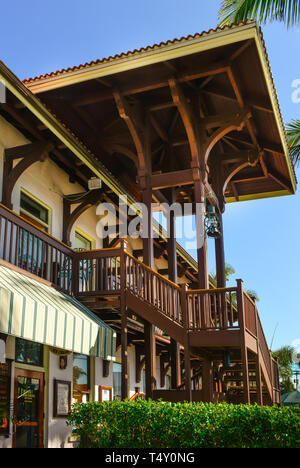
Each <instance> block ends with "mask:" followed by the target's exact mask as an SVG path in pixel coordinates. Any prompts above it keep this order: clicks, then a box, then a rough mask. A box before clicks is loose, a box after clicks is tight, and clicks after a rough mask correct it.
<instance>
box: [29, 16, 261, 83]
mask: <svg viewBox="0 0 300 468" xmlns="http://www.w3.org/2000/svg"><path fill="white" fill-rule="evenodd" d="M252 23H253V24H254V22H253V21H240V22H239V23H234V24H230V25H228V26H227V25H226V26H222V27H217V28H215V29H212V28H211V29H209V30H208V31H203V32H201V33H195V34H189V35H188V36H182V37H181V38H180V39H178V38H175V39H173V40H168V41H166V42H160V43H159V44H153V45H151V46H150V45H149V46H146V47H141V48H140V49H134V50H131V51H128V52H121V53H119V54H115V55H110V56H109V57H104V58H102V59H97V60H92V61H91V62H86V63H85V64H80V65H76V66H74V67H69V68H63V69H61V70H57V71H56V72H50V73H46V74H44V75H39V76H36V77H33V78H27V79H25V80H23V83H24V84H30V83H34V82H36V81H39V80H44V79H47V78H53V77H54V76H59V75H64V74H65V73H70V72H76V71H79V70H83V69H86V68H90V67H93V66H95V65H99V64H101V63H105V62H110V61H112V60H116V59H120V58H125V57H131V56H132V55H135V54H140V53H142V52H148V51H150V50H155V49H159V48H162V47H166V46H168V45H172V44H176V43H180V42H185V41H190V40H193V39H197V38H200V37H204V36H207V35H209V34H213V33H217V32H218V31H224V30H225V29H234V28H237V27H241V26H245V25H246V24H252Z"/></svg>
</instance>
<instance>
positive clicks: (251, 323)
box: [243, 291, 257, 337]
mask: <svg viewBox="0 0 300 468" xmlns="http://www.w3.org/2000/svg"><path fill="white" fill-rule="evenodd" d="M243 298H244V311H245V327H246V330H248V331H249V332H250V333H252V335H253V336H255V337H257V329H256V314H257V310H256V304H255V302H254V301H253V300H252V299H251V298H250V297H249V296H248V294H247V293H246V292H245V291H244V292H243Z"/></svg>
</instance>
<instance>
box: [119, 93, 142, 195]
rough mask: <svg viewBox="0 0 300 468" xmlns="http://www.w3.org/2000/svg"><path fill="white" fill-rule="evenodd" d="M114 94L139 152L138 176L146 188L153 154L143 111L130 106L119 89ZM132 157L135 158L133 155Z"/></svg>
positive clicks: (120, 113)
mask: <svg viewBox="0 0 300 468" xmlns="http://www.w3.org/2000/svg"><path fill="white" fill-rule="evenodd" d="M113 96H114V99H115V102H116V106H117V109H118V111H119V115H120V117H121V118H122V119H123V120H124V121H125V122H126V125H127V127H128V129H129V132H130V134H131V137H132V140H133V143H134V145H135V149H136V152H137V161H138V176H139V178H140V182H141V185H142V188H146V187H145V186H143V185H145V183H144V180H145V178H147V176H149V174H150V171H151V157H150V156H151V155H150V154H149V149H148V147H147V146H148V145H147V140H148V138H147V133H148V132H147V128H146V127H147V126H146V125H145V123H144V122H143V119H142V118H141V117H143V116H142V115H139V114H141V112H137V109H135V108H134V107H132V106H130V105H129V103H128V102H127V100H126V98H125V97H124V96H122V94H121V93H120V92H119V91H118V90H114V92H113ZM131 159H133V158H132V157H131Z"/></svg>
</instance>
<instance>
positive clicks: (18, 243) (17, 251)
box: [0, 220, 20, 266]
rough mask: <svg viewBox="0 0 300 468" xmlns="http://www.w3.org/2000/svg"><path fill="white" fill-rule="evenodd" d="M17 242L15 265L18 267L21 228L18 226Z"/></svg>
mask: <svg viewBox="0 0 300 468" xmlns="http://www.w3.org/2000/svg"><path fill="white" fill-rule="evenodd" d="M0 224H1V220H0ZM16 228H17V229H16V242H15V265H16V266H18V264H19V258H18V256H19V248H20V228H19V226H16ZM0 239H1V235H0Z"/></svg>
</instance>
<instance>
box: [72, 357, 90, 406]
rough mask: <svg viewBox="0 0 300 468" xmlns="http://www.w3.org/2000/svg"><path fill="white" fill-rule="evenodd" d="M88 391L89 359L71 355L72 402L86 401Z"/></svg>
mask: <svg viewBox="0 0 300 468" xmlns="http://www.w3.org/2000/svg"><path fill="white" fill-rule="evenodd" d="M89 393H90V359H89V357H88V356H85V355H83V354H74V355H73V403H86V402H87V401H88V400H89Z"/></svg>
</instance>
